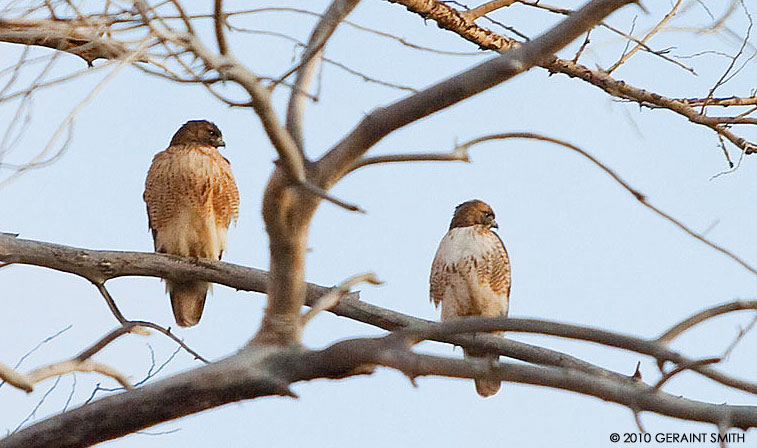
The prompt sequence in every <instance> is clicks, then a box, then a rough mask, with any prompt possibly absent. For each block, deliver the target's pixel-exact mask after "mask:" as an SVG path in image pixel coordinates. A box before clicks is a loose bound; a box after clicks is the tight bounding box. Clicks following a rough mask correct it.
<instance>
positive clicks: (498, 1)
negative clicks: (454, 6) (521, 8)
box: [461, 0, 517, 22]
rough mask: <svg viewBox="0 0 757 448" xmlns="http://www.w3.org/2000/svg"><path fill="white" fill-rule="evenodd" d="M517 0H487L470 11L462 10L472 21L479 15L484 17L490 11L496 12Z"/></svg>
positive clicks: (464, 15)
mask: <svg viewBox="0 0 757 448" xmlns="http://www.w3.org/2000/svg"><path fill="white" fill-rule="evenodd" d="M516 1H517V0H492V1H490V2H486V3H484V4H483V5H481V6H477V7H475V8H473V9H470V10H468V11H465V12H462V13H461V14H462V16H463V17H465V18H466V19H468V20H470V21H471V22H472V21H474V20H476V19H478V18H479V17H483V16H485V15H487V14H489V13H490V12H494V11H496V10H498V9H500V8H505V7H507V6H510V5H512V4H513V3H515V2H516Z"/></svg>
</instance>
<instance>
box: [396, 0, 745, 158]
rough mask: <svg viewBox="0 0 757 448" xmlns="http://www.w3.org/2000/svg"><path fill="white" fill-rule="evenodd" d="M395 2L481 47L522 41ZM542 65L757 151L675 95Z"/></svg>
mask: <svg viewBox="0 0 757 448" xmlns="http://www.w3.org/2000/svg"><path fill="white" fill-rule="evenodd" d="M388 1H390V2H392V3H399V4H402V5H403V6H405V7H406V8H407V9H408V10H410V11H412V12H415V13H417V14H419V15H421V16H422V17H423V18H424V20H428V19H431V20H434V21H435V22H436V23H437V25H438V26H439V27H440V28H442V29H446V30H448V31H452V32H454V33H456V34H458V35H459V36H461V37H462V38H464V39H466V40H468V41H471V42H473V43H475V44H477V45H478V46H479V47H481V48H483V49H487V50H496V51H499V52H503V51H505V50H509V49H510V48H512V47H514V46H518V45H519V43H518V42H516V41H514V40H512V39H508V38H506V37H504V36H501V35H499V34H496V33H494V32H492V31H490V30H488V29H486V28H482V27H479V26H478V25H476V24H469V23H466V21H465V20H464V18H463V17H462V16H461V15H460V14H461V12H459V11H457V10H455V9H453V8H451V7H450V6H447V5H446V4H444V3H441V2H437V1H428V2H425V1H420V0H388ZM519 1H520V3H524V4H529V5H536V4H537V3H538V2H536V3H531V2H526V1H524V0H519ZM560 13H561V14H562V13H564V14H573V12H572V11H568V10H566V11H560ZM539 65H540V66H541V67H543V68H545V69H547V70H549V72H550V73H563V74H565V75H568V76H569V77H571V78H578V79H581V80H583V81H585V82H588V83H589V84H592V85H594V86H596V87H598V88H600V89H602V90H603V91H605V92H606V93H607V94H609V95H612V96H614V97H618V98H621V99H626V100H629V101H634V102H637V103H639V104H640V105H642V106H646V107H650V108H662V109H668V110H670V111H672V112H675V113H677V114H680V115H682V116H683V117H685V118H687V119H688V120H689V121H691V122H692V123H696V124H701V125H703V126H707V127H709V128H710V129H712V130H713V131H715V132H717V133H718V134H720V135H722V136H723V137H724V138H726V139H727V140H728V141H730V142H731V143H733V144H734V145H736V146H737V147H739V148H740V149H741V150H743V151H745V153H746V154H752V153H755V152H757V145H755V144H754V143H752V142H750V141H748V140H746V139H744V138H742V137H739V136H738V135H736V134H734V133H733V132H732V131H731V130H730V129H728V127H727V126H724V125H722V124H720V123H718V122H717V120H711V118H710V117H708V116H707V115H704V114H701V113H699V112H697V111H696V110H695V109H694V108H693V107H691V106H690V105H689V104H687V103H685V102H683V101H679V100H676V99H673V98H667V97H665V96H662V95H660V94H657V93H653V92H649V91H647V90H644V89H641V88H638V87H634V86H632V85H630V84H628V83H626V82H624V81H619V80H616V79H614V78H612V77H611V76H610V75H608V74H606V73H603V72H601V71H595V70H591V69H589V68H588V67H585V66H583V65H581V64H577V63H575V62H572V61H567V60H564V59H560V58H558V57H552V58H550V59H548V60H546V61H543V62H541V63H540V64H539Z"/></svg>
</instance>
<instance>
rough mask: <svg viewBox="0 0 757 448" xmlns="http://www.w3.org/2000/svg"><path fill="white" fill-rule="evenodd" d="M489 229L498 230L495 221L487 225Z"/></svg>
mask: <svg viewBox="0 0 757 448" xmlns="http://www.w3.org/2000/svg"><path fill="white" fill-rule="evenodd" d="M489 228H491V229H499V225H497V221H495V220H493V219H492V223H491V224H489Z"/></svg>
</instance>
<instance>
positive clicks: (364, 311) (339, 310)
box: [0, 233, 622, 379]
mask: <svg viewBox="0 0 757 448" xmlns="http://www.w3.org/2000/svg"><path fill="white" fill-rule="evenodd" d="M0 261H5V262H9V263H10V262H12V263H18V264H27V265H35V266H41V267H46V268H50V269H55V270H58V271H61V272H67V273H71V274H75V275H78V276H81V277H83V278H86V279H88V280H89V281H92V282H95V281H97V282H105V281H107V280H109V279H112V278H117V277H123V276H147V277H160V278H166V279H170V280H174V281H177V282H181V281H186V280H190V279H196V280H206V281H210V282H214V283H218V284H221V285H226V286H229V287H231V288H234V289H237V290H243V291H254V292H260V293H266V292H267V290H268V289H267V285H268V283H269V281H270V277H269V274H268V272H266V271H263V270H260V269H255V268H248V267H243V266H239V265H235V264H231V263H225V262H221V261H208V260H200V259H192V258H182V257H178V256H174V255H166V254H155V253H144V252H118V251H98V250H89V249H81V248H75V247H68V246H62V245H59V244H52V243H44V242H39V241H31V240H24V239H21V238H17V237H16V236H15V235H14V234H8V233H0ZM93 279H94V280H93ZM329 291H331V288H328V287H325V286H319V285H315V284H312V283H309V284H307V295H306V298H305V303H306V304H307V305H308V306H313V305H315V303H316V302H317V301H318V300H319V299H320V298H321V297H322V296H323V295H324V294H326V293H328V292H329ZM329 311H330V312H332V313H334V314H336V315H338V316H342V317H346V318H349V319H353V320H355V321H358V322H362V323H365V324H368V325H373V326H376V327H379V328H382V329H384V330H389V331H393V330H397V329H401V328H405V327H409V326H412V327H414V328H421V327H422V326H423V325H429V324H432V322H430V321H427V320H424V319H419V318H417V317H413V316H408V315H406V314H402V313H398V312H396V311H392V310H388V309H385V308H381V307H378V306H375V305H371V304H369V303H367V302H363V301H361V300H360V299H359V295H358V294H357V293H350V294H349V295H347V297H345V298H343V299H342V300H340V301H339V303H338V304H337V305H336V306H334V307H333V308H331V309H330V310H329ZM142 324H144V323H142ZM143 326H144V325H143ZM439 341H440V342H446V343H450V344H455V345H459V346H462V347H465V348H473V349H477V350H479V351H487V352H490V353H499V354H500V355H502V356H507V357H510V358H514V359H519V360H522V361H526V362H530V363H534V364H541V365H549V366H556V367H565V368H570V369H575V370H580V371H583V372H586V373H590V374H592V375H597V376H604V377H614V378H616V379H618V378H622V376H621V375H618V374H616V373H615V372H612V371H610V370H607V369H603V368H601V367H599V366H596V365H593V364H591V363H588V362H585V361H582V360H580V359H578V358H575V357H572V356H569V355H566V354H564V353H560V352H556V351H553V350H549V349H546V348H542V347H537V346H533V345H530V344H525V343H522V342H517V341H512V340H509V339H502V338H499V337H496V336H491V335H477V336H476V337H475V338H474V337H472V336H471V335H449V336H445V337H440V338H439Z"/></svg>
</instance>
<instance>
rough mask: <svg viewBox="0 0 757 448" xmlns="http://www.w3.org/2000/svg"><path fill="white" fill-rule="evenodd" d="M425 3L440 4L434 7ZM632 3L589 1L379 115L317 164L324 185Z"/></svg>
mask: <svg viewBox="0 0 757 448" xmlns="http://www.w3.org/2000/svg"><path fill="white" fill-rule="evenodd" d="M407 3H412V2H407ZM424 3H434V4H436V5H438V4H437V3H436V2H424ZM630 3H635V2H634V1H633V0H594V1H591V2H589V3H588V4H586V5H585V6H584V7H583V8H581V9H580V10H578V11H576V12H575V13H574V14H572V15H571V16H569V17H568V18H567V19H565V20H564V21H562V22H560V23H558V24H557V25H556V26H554V27H553V28H552V29H550V30H549V31H547V32H546V33H544V34H543V35H541V36H540V37H538V38H536V39H534V40H531V41H529V42H526V43H525V44H523V45H521V46H519V47H517V48H513V49H511V50H509V51H507V52H504V53H503V54H502V55H501V56H498V57H496V58H494V59H491V60H489V61H487V62H484V63H482V64H480V65H478V66H475V67H473V68H471V69H469V70H467V71H465V72H463V73H461V74H459V75H456V76H453V77H452V78H449V79H447V80H445V81H442V82H440V83H438V84H436V85H434V86H432V87H429V88H427V89H425V90H423V91H421V92H418V93H417V94H415V95H411V96H410V97H408V98H405V99H403V100H400V101H398V102H396V103H394V104H391V105H389V106H386V107H383V108H379V109H377V110H375V111H374V112H372V113H370V114H369V115H368V116H366V117H365V118H364V119H363V120H362V121H361V122H360V124H358V126H357V127H356V128H355V129H353V131H352V132H351V133H350V134H349V135H348V136H347V137H345V138H344V139H343V140H342V141H341V142H339V143H338V144H337V145H336V146H335V147H333V148H332V149H331V150H330V151H329V152H327V153H326V154H325V155H324V156H323V157H322V158H321V159H320V160H319V161H318V162H317V163H316V166H317V170H318V175H319V177H320V183H321V185H323V186H324V187H325V188H329V187H330V186H332V185H333V184H334V183H336V182H337V181H338V180H339V179H340V178H341V177H342V176H344V175H345V174H346V173H347V172H348V170H349V168H350V167H351V166H352V164H353V163H355V160H357V159H358V158H359V157H361V156H362V155H363V154H364V153H365V152H366V151H368V149H370V148H371V147H372V146H373V145H375V144H376V143H378V142H379V141H380V140H381V139H383V138H384V137H386V136H387V135H389V134H390V133H392V132H394V131H396V130H397V129H399V128H402V127H404V126H406V125H408V124H410V123H412V122H414V121H416V120H419V119H421V118H423V117H426V116H428V115H431V114H433V113H435V112H438V111H440V110H442V109H445V108H447V107H450V106H452V105H454V104H456V103H458V102H460V101H462V100H465V99H467V98H470V97H472V96H474V95H476V94H478V93H481V92H483V91H485V90H487V89H490V88H492V87H494V86H496V85H498V84H500V83H502V82H504V81H506V80H508V79H510V78H512V77H514V76H516V75H518V74H520V73H522V72H524V71H526V70H528V69H530V68H531V67H533V66H534V65H538V64H540V63H544V62H545V61H546V60H548V59H549V58H551V57H552V55H553V54H554V53H555V52H557V51H558V50H560V49H561V48H562V47H564V46H565V45H568V44H569V43H570V42H572V41H573V40H574V39H575V38H576V37H578V36H580V35H582V34H583V33H585V32H586V31H587V30H589V29H590V28H591V27H592V26H594V25H596V24H597V23H598V22H599V21H601V20H602V19H604V18H605V17H606V16H608V15H609V14H611V13H612V12H613V11H615V10H616V9H618V8H621V7H623V6H625V5H627V4H630ZM403 4H405V3H403ZM453 11H454V10H453ZM459 21H461V23H464V22H465V19H464V18H462V17H460V18H459ZM440 26H441V25H440Z"/></svg>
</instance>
